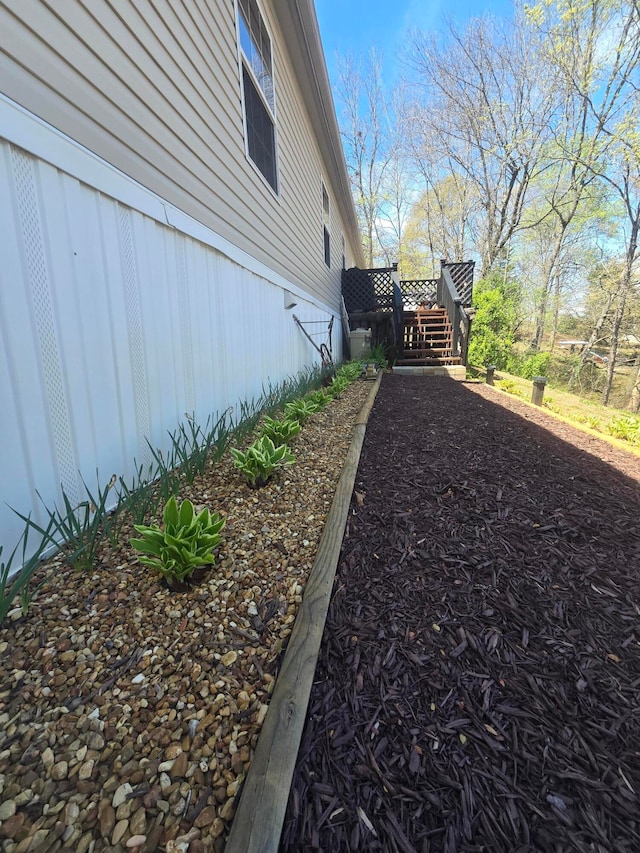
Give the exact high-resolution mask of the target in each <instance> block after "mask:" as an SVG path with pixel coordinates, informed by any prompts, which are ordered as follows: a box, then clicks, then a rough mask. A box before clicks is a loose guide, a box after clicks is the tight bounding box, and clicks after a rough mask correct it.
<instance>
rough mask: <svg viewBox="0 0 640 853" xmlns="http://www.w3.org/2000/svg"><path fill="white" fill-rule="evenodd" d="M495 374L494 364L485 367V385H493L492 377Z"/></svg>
mask: <svg viewBox="0 0 640 853" xmlns="http://www.w3.org/2000/svg"><path fill="white" fill-rule="evenodd" d="M495 372H496V366H495V364H488V365H487V385H493V375H494V373H495Z"/></svg>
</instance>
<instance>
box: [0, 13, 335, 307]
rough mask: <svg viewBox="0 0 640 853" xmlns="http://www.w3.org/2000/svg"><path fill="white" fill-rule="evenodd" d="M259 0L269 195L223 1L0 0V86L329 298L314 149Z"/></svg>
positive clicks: (274, 28)
mask: <svg viewBox="0 0 640 853" xmlns="http://www.w3.org/2000/svg"><path fill="white" fill-rule="evenodd" d="M261 9H262V11H263V14H264V15H265V16H266V17H267V23H268V26H269V30H270V32H271V34H272V36H273V44H272V50H273V66H274V80H275V86H276V93H277V126H276V132H277V140H278V164H279V188H278V190H279V196H278V198H276V197H274V194H273V193H272V192H271V191H270V189H269V187H268V186H267V185H265V183H264V181H261V180H260V177H259V175H257V174H256V172H255V169H254V168H253V167H252V165H251V163H250V162H249V161H248V159H247V157H246V155H245V149H244V139H243V122H242V102H241V81H240V77H239V68H238V62H237V40H236V28H235V8H234V4H233V2H231V0H209V2H206V3H205V2H204V0H198V2H195V0H194V2H192V3H186V4H185V3H183V2H179V0H137V2H136V3H135V4H134V3H128V2H127V3H120V2H116V0H103V2H100V3H95V4H91V8H90V10H89V9H88V8H87V7H85V6H84V5H83V4H82V3H81V2H79V0H0V22H1V26H0V91H2V92H3V93H4V94H6V95H7V96H8V97H10V98H12V99H13V100H14V101H16V102H17V103H19V104H21V105H22V106H24V107H25V108H27V109H28V110H31V111H32V112H33V113H35V114H36V115H38V116H40V117H41V118H43V119H44V120H45V121H48V122H49V123H50V124H52V125H53V126H54V127H57V128H58V129H60V130H62V131H63V132H64V133H66V134H67V135H69V136H70V137H71V138H73V139H75V140H77V141H78V142H80V143H81V144H83V145H85V146H86V147H87V148H89V149H90V150H92V151H94V152H95V153H97V154H98V155H99V156H101V157H103V158H104V159H105V160H107V161H108V162H109V163H112V164H113V165H114V166H116V167H117V168H119V169H121V170H122V171H123V172H125V173H126V174H128V175H130V176H131V177H133V178H134V179H135V180H137V181H139V182H140V183H141V184H143V185H144V186H146V187H148V188H149V189H151V190H153V191H154V192H155V193H157V194H158V195H159V196H161V197H162V198H164V199H166V200H167V201H169V202H170V203H171V204H173V205H175V206H176V207H178V208H179V209H181V210H183V211H185V212H186V213H188V214H189V215H191V216H193V217H194V218H195V219H197V220H198V221H200V222H202V223H203V224H204V225H206V226H207V227H208V228H211V229H212V230H213V231H215V232H216V233H218V234H220V235H221V236H223V237H224V238H226V239H228V240H230V241H231V242H232V243H234V244H235V245H237V246H238V247H239V248H241V249H243V250H244V251H246V252H248V253H249V254H251V255H252V256H254V257H255V258H257V259H258V260H260V261H262V262H263V263H265V264H267V265H268V266H269V267H270V268H272V269H274V270H275V271H276V272H278V273H280V274H282V275H284V276H286V277H288V278H289V279H291V280H293V281H295V282H297V283H299V284H300V285H301V286H302V287H304V288H305V289H306V290H307V291H308V292H309V293H310V294H313V295H314V296H316V297H317V298H319V299H321V300H322V301H323V302H326V303H329V304H332V305H337V303H338V300H339V294H340V276H339V268H338V267H335V266H334V267H332V269H331V270H328V269H327V267H326V265H325V264H324V259H323V254H322V253H320V254H318V253H316V252H314V251H312V250H311V249H312V247H313V246H314V245H317V239H318V238H317V211H315V210H313V209H311V206H310V205H309V204H308V199H309V198H315V197H317V186H318V184H319V181H320V179H321V175H322V171H323V170H322V164H321V157H320V154H319V147H318V144H317V142H316V140H315V139H314V136H313V132H312V129H311V124H310V119H309V115H308V113H307V111H306V109H305V106H304V104H303V100H302V97H301V95H300V88H299V86H298V84H297V82H296V80H295V76H294V73H293V70H292V66H291V63H290V61H289V58H288V55H287V53H286V49H284V47H283V38H282V34H281V32H280V30H279V28H278V23H277V21H276V20H275V18H274V16H273V15H272V14H270V8H269V7H268V5H267V4H264V3H263V4H261ZM328 189H330V195H333V194H334V193H335V192H336V190H335V189H333V188H329V187H328ZM334 240H335V233H332V242H334ZM334 245H335V242H334Z"/></svg>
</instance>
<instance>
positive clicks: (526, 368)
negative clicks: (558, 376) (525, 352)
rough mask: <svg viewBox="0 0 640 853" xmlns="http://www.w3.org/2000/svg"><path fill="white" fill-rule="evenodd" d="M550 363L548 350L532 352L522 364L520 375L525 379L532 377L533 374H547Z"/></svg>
mask: <svg viewBox="0 0 640 853" xmlns="http://www.w3.org/2000/svg"><path fill="white" fill-rule="evenodd" d="M550 364H551V353H550V352H536V353H533V354H532V355H530V356H529V357H528V358H527V360H526V361H525V363H524V364H523V365H522V370H521V372H520V376H524V378H525V379H533V377H534V376H547V375H548V373H549V366H550Z"/></svg>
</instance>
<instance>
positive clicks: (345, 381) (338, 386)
mask: <svg viewBox="0 0 640 853" xmlns="http://www.w3.org/2000/svg"><path fill="white" fill-rule="evenodd" d="M350 384H351V380H350V379H349V378H348V377H347V376H345V375H344V374H342V375H341V374H339V373H338V374H336V375H335V376H334V377H333V382H332V383H331V385H329V387H328V388H327V393H328V394H329V396H331V397H334V398H335V397H339V396H340V394H342V392H343V391H345V390H346V389H347V388H348V387H349V385H350Z"/></svg>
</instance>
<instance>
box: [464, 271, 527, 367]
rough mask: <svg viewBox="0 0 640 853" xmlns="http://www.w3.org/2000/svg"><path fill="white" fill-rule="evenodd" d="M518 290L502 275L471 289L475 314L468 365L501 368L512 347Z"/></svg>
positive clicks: (483, 281)
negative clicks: (472, 290)
mask: <svg viewBox="0 0 640 853" xmlns="http://www.w3.org/2000/svg"><path fill="white" fill-rule="evenodd" d="M519 291H520V287H519V284H518V283H517V282H515V281H514V280H513V279H510V278H508V277H507V276H505V275H504V274H503V273H500V272H493V273H490V274H489V275H488V276H485V278H483V279H482V280H481V281H479V282H478V284H477V285H476V287H475V290H474V295H473V302H474V307H475V309H476V314H475V317H474V320H473V325H472V327H471V341H470V343H469V361H470V362H471V364H475V365H477V366H479V367H484V366H486V365H487V364H495V365H496V367H500V368H505V367H506V366H507V363H508V362H509V358H510V356H511V350H512V347H513V345H514V343H515V333H516V327H517V323H518V313H517V310H516V309H517V305H518V303H519V301H520V293H519Z"/></svg>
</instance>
